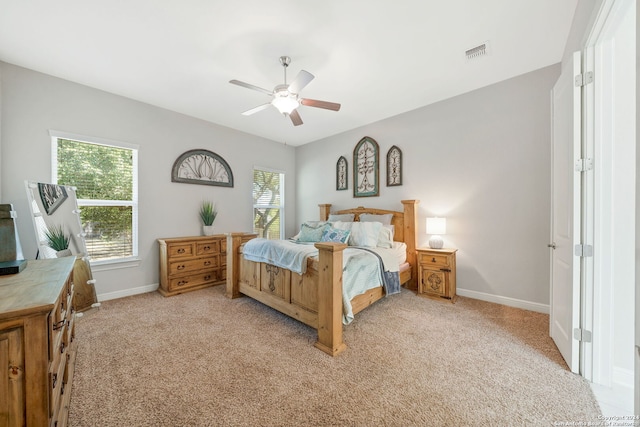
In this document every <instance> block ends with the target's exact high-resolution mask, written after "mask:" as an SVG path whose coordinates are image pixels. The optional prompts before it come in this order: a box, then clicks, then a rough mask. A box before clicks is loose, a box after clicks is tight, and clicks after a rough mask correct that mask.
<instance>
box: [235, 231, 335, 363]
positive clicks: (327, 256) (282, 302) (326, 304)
mask: <svg viewBox="0 0 640 427" xmlns="http://www.w3.org/2000/svg"><path fill="white" fill-rule="evenodd" d="M255 237H256V235H255V234H247V233H229V234H227V283H226V292H225V295H226V296H227V297H228V298H237V297H240V296H242V295H246V296H248V297H251V298H253V299H255V300H258V301H260V302H261V303H263V304H265V305H268V306H269V307H271V308H273V309H275V310H278V311H280V312H281V313H284V314H286V315H288V316H290V317H293V318H294V319H297V320H299V321H301V322H303V323H305V324H307V325H309V326H311V327H313V328H315V329H317V331H318V341H317V342H316V343H315V346H316V347H317V348H319V349H320V350H322V351H324V352H325V353H327V354H330V355H331V356H336V355H338V354H339V353H341V352H342V351H344V349H345V348H346V345H345V344H344V342H343V341H342V251H343V250H344V249H345V248H346V247H347V245H345V244H344V243H329V242H327V243H324V242H323V243H316V244H315V246H316V248H318V260H317V261H315V260H312V259H310V260H309V261H308V263H307V271H306V272H305V273H304V274H297V273H295V272H292V271H289V270H286V269H283V268H279V267H276V266H273V265H270V264H266V263H261V262H253V261H248V260H246V259H244V257H243V255H242V249H243V244H244V243H246V242H247V241H249V240H251V239H253V238H255Z"/></svg>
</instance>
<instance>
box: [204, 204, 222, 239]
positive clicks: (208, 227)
mask: <svg viewBox="0 0 640 427" xmlns="http://www.w3.org/2000/svg"><path fill="white" fill-rule="evenodd" d="M217 215H218V212H217V211H216V209H215V206H214V204H213V203H212V202H207V201H205V202H202V205H200V219H201V220H202V234H203V235H205V236H211V235H213V221H215V220H216V216H217Z"/></svg>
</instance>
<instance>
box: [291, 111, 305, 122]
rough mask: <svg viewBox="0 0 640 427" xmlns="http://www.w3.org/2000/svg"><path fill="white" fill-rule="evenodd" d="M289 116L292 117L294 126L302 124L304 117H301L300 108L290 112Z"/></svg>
mask: <svg viewBox="0 0 640 427" xmlns="http://www.w3.org/2000/svg"><path fill="white" fill-rule="evenodd" d="M289 117H290V118H291V121H292V122H293V125H294V126H300V125H301V124H302V118H300V114H298V110H293V111H292V112H290V113H289Z"/></svg>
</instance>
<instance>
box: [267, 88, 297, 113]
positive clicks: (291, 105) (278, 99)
mask: <svg viewBox="0 0 640 427" xmlns="http://www.w3.org/2000/svg"><path fill="white" fill-rule="evenodd" d="M271 105H273V106H274V107H276V108H277V109H278V111H280V112H281V113H282V114H291V112H292V111H293V110H295V109H296V108H298V107H299V106H300V102H298V99H297V97H296V96H293V95H291V94H290V93H284V94H283V93H281V92H279V93H276V94H274V97H273V100H272V101H271Z"/></svg>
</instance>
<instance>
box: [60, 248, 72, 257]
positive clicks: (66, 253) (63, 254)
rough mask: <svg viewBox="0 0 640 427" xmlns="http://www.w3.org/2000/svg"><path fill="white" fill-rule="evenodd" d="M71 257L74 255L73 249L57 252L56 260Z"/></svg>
mask: <svg viewBox="0 0 640 427" xmlns="http://www.w3.org/2000/svg"><path fill="white" fill-rule="evenodd" d="M71 255H73V254H72V253H71V249H63V250H61V251H57V252H56V258H62V257H65V256H71Z"/></svg>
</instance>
